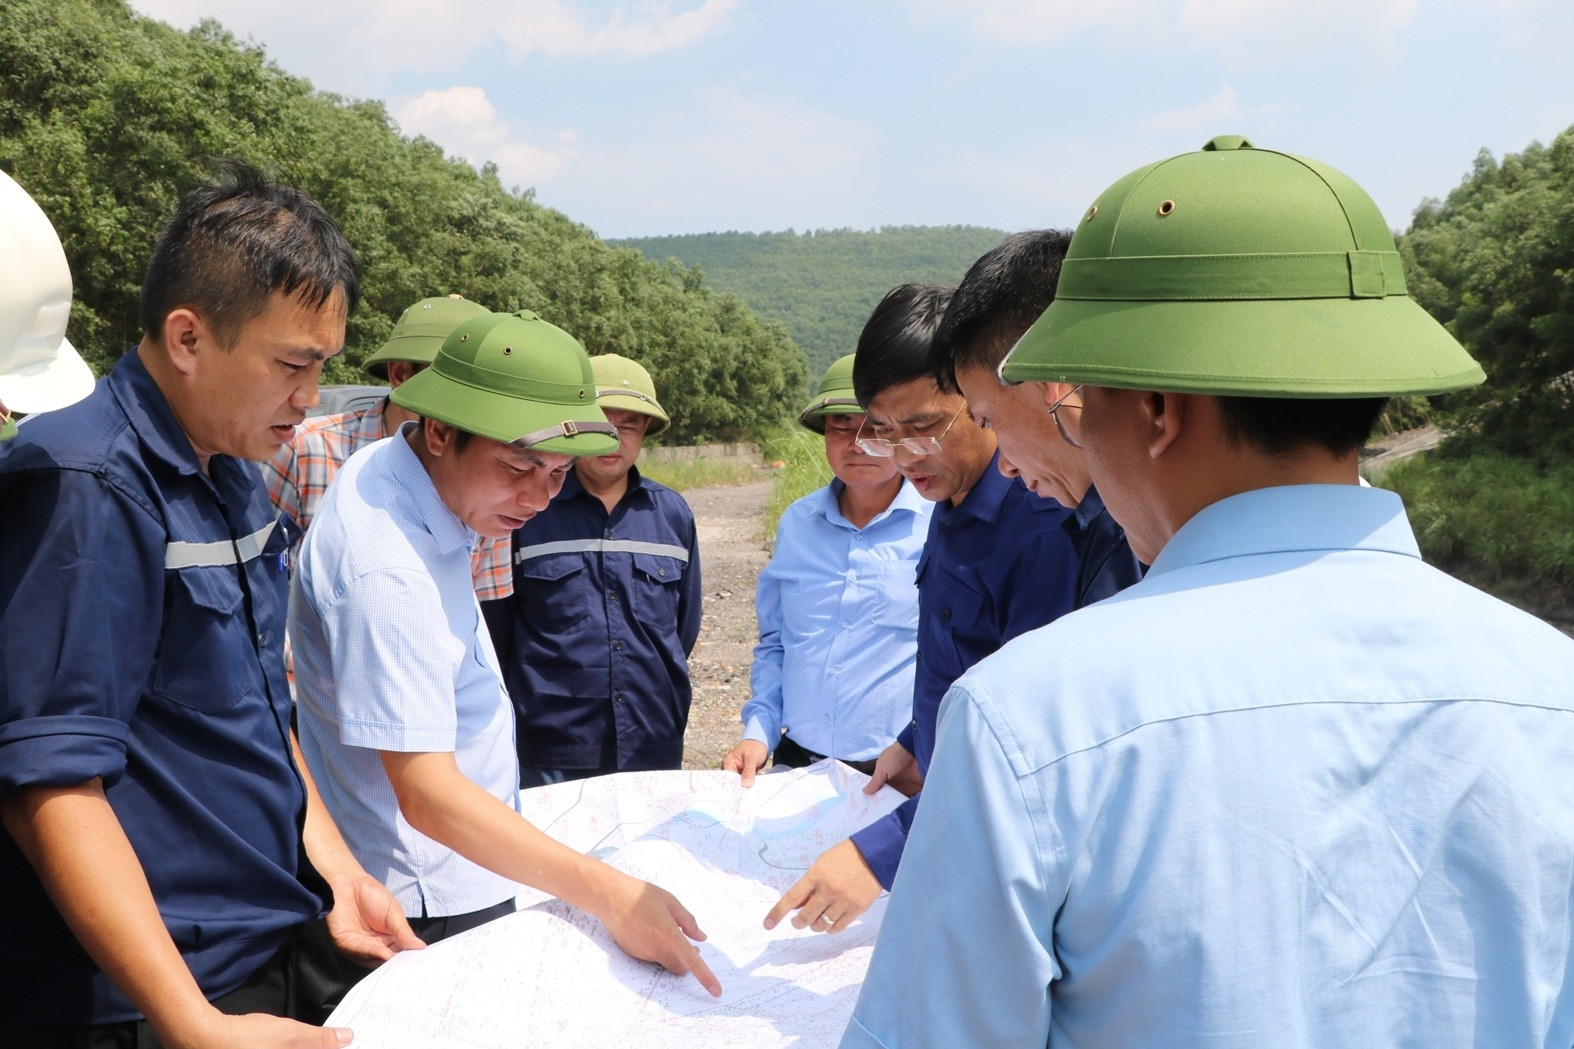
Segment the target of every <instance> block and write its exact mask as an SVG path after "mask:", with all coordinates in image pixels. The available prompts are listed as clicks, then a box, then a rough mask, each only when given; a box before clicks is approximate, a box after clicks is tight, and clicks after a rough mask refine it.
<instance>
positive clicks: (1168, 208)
mask: <svg viewBox="0 0 1574 1049" xmlns="http://www.w3.org/2000/svg"><path fill="white" fill-rule="evenodd" d="M1174 210H1175V202H1174V201H1173V200H1166V201H1165V202H1164V203H1162V204H1160V205H1159V218H1164V217H1165V216H1166V215H1169V214H1170V213H1171V212H1173V211H1174Z"/></svg>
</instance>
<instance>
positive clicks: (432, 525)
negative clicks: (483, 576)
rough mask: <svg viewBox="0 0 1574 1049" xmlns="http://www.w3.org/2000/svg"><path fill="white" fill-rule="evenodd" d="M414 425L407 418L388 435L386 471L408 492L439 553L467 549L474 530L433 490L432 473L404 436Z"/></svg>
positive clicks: (473, 541)
mask: <svg viewBox="0 0 1574 1049" xmlns="http://www.w3.org/2000/svg"><path fill="white" fill-rule="evenodd" d="M418 425H420V423H419V421H416V422H407V423H405V424H403V425H402V426H400V427H399V429H398V431H397V432H395V433H394V435H393V436H392V437H390V438H388V442H389V446H388V450H387V451H386V452H385V453H384V454H386V455H388V456H389V457H390V458H389V461H388V468H389V472H390V473H392V474H393V477H394V480H396V481H398V482H399V483H400V484H402V485H403V486H404V488H405V490H406V491H408V492H409V493H410V497H411V499H413V500H414V502H415V510H416V519H417V520H418V521H420V523H421V524H422V525H424V526H425V527H426V530H427V532H428V533H429V534H430V535H431V537H432V539H433V540H434V541H435V542H436V543H437V549H438V551H439V552H440V553H444V554H451V553H453V552H454V551H456V550H459V549H466V550H468V549H471V548H472V547H473V546H474V544H475V533H474V532H472V531H471V530H470V529H469V527H468V526H466V524H465V523H464V522H463V521H461V520H460V519H459V517H458V515H457V514H455V513H454V512H453V511H452V510H450V509H448V504H447V503H445V502H443V497H442V496H440V495H438V494H437V486H436V485H434V484H432V475H431V474H429V473H427V472H426V467H425V466H423V465H422V464H421V460H420V459H419V458H418V457H417V456H416V454H415V450H414V449H413V448H411V447H410V442H409V441H408V440H407V439H406V438H407V437H408V435H409V433H410V431H411V430H412V429H414V428H415V427H416V426H418Z"/></svg>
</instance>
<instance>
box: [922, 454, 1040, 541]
mask: <svg viewBox="0 0 1574 1049" xmlns="http://www.w3.org/2000/svg"><path fill="white" fill-rule="evenodd" d="M1021 483H1022V482H1021V481H1019V480H1018V479H1017V478H1015V477H1007V476H1006V475H1005V474H1003V473H1001V472H1000V452H999V451H998V450H996V452H995V454H994V455H992V456H990V457H989V465H988V466H986V467H984V473H983V476H981V477H980V478H979V479H978V480H977V481H975V482H973V487H972V488H970V489H968V492H967V498H966V499H963V500H962V505H961V506H949V507H948V506H946V505H945V504H943V503H942V504H938V505H937V506H936V507H935V513H936V514H937V515H943V516H951V515H953V514H966V515H967V516H969V517H976V518H978V520H980V521H984V522H987V523H991V524H992V523H993V522H994V520H995V518H997V517H999V516H1000V507H1001V506H1002V505H1003V504H1004V503H1005V501H1006V493H1007V492H1009V491H1011V486H1012V485H1014V484H1021Z"/></svg>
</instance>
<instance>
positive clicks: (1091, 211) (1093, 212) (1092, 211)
mask: <svg viewBox="0 0 1574 1049" xmlns="http://www.w3.org/2000/svg"><path fill="white" fill-rule="evenodd" d="M1098 213H1099V206H1098V205H1097V204H1095V205H1093V206H1092V207H1091V208H1089V209H1088V217H1087V218H1085V219H1083V220H1082V221H1084V222H1092V221H1093V216H1094V215H1097V214H1098Z"/></svg>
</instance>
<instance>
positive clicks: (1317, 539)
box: [1148, 484, 1421, 579]
mask: <svg viewBox="0 0 1574 1049" xmlns="http://www.w3.org/2000/svg"><path fill="white" fill-rule="evenodd" d="M1334 550H1369V551H1375V552H1379V553H1390V554H1401V555H1403V556H1405V557H1415V558H1419V557H1420V556H1421V551H1420V549H1419V548H1418V547H1417V546H1416V540H1415V534H1414V533H1413V532H1412V531H1411V530H1410V521H1409V519H1408V518H1406V516H1405V507H1404V503H1403V502H1401V501H1400V499H1399V496H1397V495H1395V494H1394V493H1393V492H1389V491H1385V490H1383V489H1381V488H1361V487H1358V486H1356V485H1353V484H1308V485H1286V486H1282V487H1276V488H1258V489H1255V490H1254V491H1250V492H1243V493H1241V494H1239V495H1232V496H1230V497H1229V498H1227V499H1221V500H1219V501H1218V502H1216V503H1214V504H1212V505H1211V506H1206V507H1204V508H1203V509H1202V510H1200V511H1199V512H1198V513H1197V514H1196V515H1195V516H1193V517H1192V519H1191V520H1190V521H1187V522H1186V523H1185V524H1184V525H1182V526H1181V528H1180V530H1179V531H1177V532H1176V533H1175V534H1174V535H1173V536H1171V537H1170V541H1169V542H1168V543H1166V544H1164V549H1163V550H1161V551H1159V556H1158V557H1157V558H1155V559H1154V562H1153V567H1152V569H1151V570H1150V571H1149V572H1148V578H1150V579H1151V578H1153V577H1154V576H1158V575H1162V574H1163V573H1165V572H1169V571H1173V570H1175V569H1179V568H1186V567H1189V566H1192V565H1200V564H1206V563H1208V562H1210V561H1220V560H1224V559H1226V558H1234V557H1250V556H1252V555H1256V554H1278V553H1292V552H1314V551H1334Z"/></svg>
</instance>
